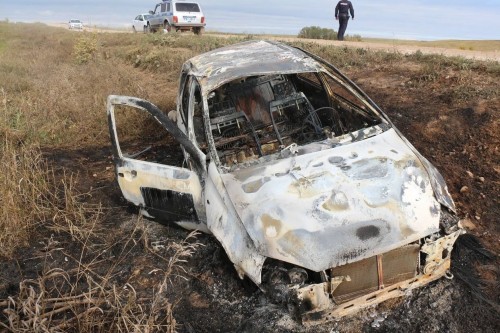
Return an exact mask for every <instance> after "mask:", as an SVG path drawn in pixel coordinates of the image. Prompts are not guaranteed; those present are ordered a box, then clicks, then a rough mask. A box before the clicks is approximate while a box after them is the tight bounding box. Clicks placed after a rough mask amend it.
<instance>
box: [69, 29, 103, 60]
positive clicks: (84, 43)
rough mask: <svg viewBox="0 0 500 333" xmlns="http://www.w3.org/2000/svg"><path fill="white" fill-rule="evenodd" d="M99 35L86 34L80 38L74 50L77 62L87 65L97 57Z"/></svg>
mask: <svg viewBox="0 0 500 333" xmlns="http://www.w3.org/2000/svg"><path fill="white" fill-rule="evenodd" d="M97 46H98V44H97V34H85V35H83V36H82V37H80V38H79V39H78V40H77V41H76V43H75V46H74V48H73V51H74V54H75V57H76V62H77V63H79V64H85V63H87V62H89V61H90V60H93V59H95V57H96V55H97Z"/></svg>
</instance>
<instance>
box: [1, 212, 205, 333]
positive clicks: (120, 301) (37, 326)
mask: <svg viewBox="0 0 500 333" xmlns="http://www.w3.org/2000/svg"><path fill="white" fill-rule="evenodd" d="M138 225H141V222H140V221H139V222H138ZM137 233H139V238H138V239H137V237H136V236H137ZM146 235H147V233H146V230H144V229H142V230H140V228H139V229H138V228H136V229H134V230H133V231H132V232H131V233H130V236H129V238H128V239H126V240H125V241H123V242H122V244H121V252H120V255H119V256H118V257H116V258H113V260H112V263H108V262H106V265H103V260H100V259H99V258H100V256H101V255H102V253H100V254H99V256H97V257H94V258H92V259H91V260H88V261H84V260H82V259H81V258H83V257H85V256H84V253H82V255H81V256H80V258H78V259H73V258H72V259H71V260H74V261H75V265H74V266H76V268H74V269H72V270H67V269H61V268H52V269H48V270H46V271H44V272H43V274H42V275H41V276H40V277H38V278H36V279H26V280H23V281H21V282H20V284H19V292H18V293H17V294H16V295H15V296H10V297H8V298H7V299H4V300H0V309H2V308H3V311H2V314H3V316H4V318H5V319H4V320H3V322H2V321H0V327H1V326H3V327H4V328H6V329H7V330H8V331H9V332H13V333H18V332H68V331H72V332H175V329H176V322H175V319H174V317H173V308H174V306H173V305H172V303H170V301H169V300H168V298H167V289H168V287H169V285H170V283H171V281H170V280H171V279H172V278H173V277H174V276H175V274H177V270H178V269H179V268H180V267H181V266H180V265H181V263H182V262H183V261H184V260H186V259H187V258H189V257H190V256H191V255H192V254H193V252H194V251H195V250H196V248H197V247H198V245H199V244H198V243H197V242H196V241H195V236H196V233H194V232H193V233H191V234H189V235H188V236H187V238H186V239H185V240H184V241H182V242H181V243H178V244H177V243H171V244H170V245H168V247H167V248H166V249H164V250H163V252H164V253H167V254H168V258H166V257H164V256H162V255H157V257H158V258H160V259H161V260H160V264H161V267H162V269H156V270H154V271H155V272H161V273H160V274H159V276H158V277H157V279H156V281H157V282H156V284H155V285H153V286H152V287H150V288H148V290H147V294H144V293H143V292H142V293H140V292H138V291H136V289H137V287H138V286H139V285H138V283H135V286H134V283H133V282H121V283H120V282H118V280H117V279H115V276H116V275H117V274H119V271H120V266H119V264H120V263H121V262H123V261H125V260H127V258H128V254H129V253H130V252H131V251H133V250H136V247H137V246H138V244H139V243H145V244H146V246H147V248H148V249H150V251H152V252H153V251H154V252H156V250H154V249H153V248H152V247H151V244H148V240H147V237H146ZM115 245H116V244H115ZM86 251H90V249H89V248H87V247H84V248H83V250H82V252H86ZM103 266H105V267H107V271H105V272H104V273H102V267H103ZM120 278H121V279H122V280H123V279H124V278H125V279H127V280H130V278H131V277H130V276H127V277H123V276H121V277H120ZM139 287H140V286H139Z"/></svg>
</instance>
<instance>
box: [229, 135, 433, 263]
mask: <svg viewBox="0 0 500 333" xmlns="http://www.w3.org/2000/svg"><path fill="white" fill-rule="evenodd" d="M304 148H306V147H304ZM222 180H223V182H224V185H225V187H226V189H227V191H228V194H229V197H230V198H231V200H232V203H233V205H234V207H235V209H236V211H237V213H238V215H239V217H240V219H241V221H242V223H243V225H244V227H245V228H246V230H247V232H248V234H249V236H250V238H251V239H252V241H253V242H254V244H255V246H256V248H257V250H258V251H259V253H260V254H261V255H264V256H267V257H272V258H275V259H279V260H283V261H285V262H289V263H292V264H296V265H299V266H302V267H305V268H308V269H311V270H314V271H322V270H325V269H328V268H331V267H336V266H339V265H343V264H346V263H350V262H354V261H358V260H361V259H364V258H368V257H371V256H374V255H378V254H381V253H384V252H387V251H390V250H392V249H395V248H397V247H400V246H402V245H405V244H408V243H411V242H414V241H418V240H419V239H420V238H422V237H425V236H427V235H429V234H431V233H434V232H437V231H438V230H439V218H440V213H441V209H440V204H439V203H438V201H437V200H436V198H435V196H434V193H433V189H432V186H431V180H430V177H429V174H428V173H427V171H426V169H425V168H424V166H423V164H422V163H421V162H420V160H419V158H418V157H417V156H416V155H415V153H413V151H412V150H411V149H410V147H409V146H408V145H407V144H406V143H405V141H404V140H403V139H402V138H401V137H400V136H399V135H398V134H397V133H396V132H395V131H394V130H393V129H389V130H387V131H385V132H383V133H381V134H379V135H376V136H374V137H371V138H368V139H365V140H362V141H357V142H352V143H349V144H346V145H342V146H338V147H334V148H328V149H324V150H320V151H315V152H311V153H306V154H298V155H294V156H292V157H289V158H286V159H277V160H274V161H270V162H267V163H263V164H259V165H255V166H252V167H249V168H245V169H242V170H238V171H234V172H231V173H227V174H223V175H222Z"/></svg>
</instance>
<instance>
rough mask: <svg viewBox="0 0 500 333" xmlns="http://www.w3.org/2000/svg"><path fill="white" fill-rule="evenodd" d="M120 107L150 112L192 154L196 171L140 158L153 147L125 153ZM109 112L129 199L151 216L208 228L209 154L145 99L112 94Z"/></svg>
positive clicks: (117, 162)
mask: <svg viewBox="0 0 500 333" xmlns="http://www.w3.org/2000/svg"><path fill="white" fill-rule="evenodd" d="M117 106H123V107H128V108H130V107H132V108H134V109H136V110H140V111H143V112H146V113H149V117H148V118H149V119H151V120H152V121H154V120H156V122H158V123H159V124H160V125H161V126H162V127H163V128H164V129H165V130H166V131H167V132H168V133H169V134H170V135H171V137H173V138H174V140H175V141H176V142H174V144H175V143H178V144H180V145H181V146H182V147H183V148H184V150H185V152H186V153H187V154H189V156H190V160H191V161H192V163H191V165H192V168H193V170H189V169H186V168H182V167H178V166H173V165H168V164H162V163H158V162H152V161H148V160H142V159H139V156H140V155H141V154H143V153H146V152H147V150H149V148H150V147H149V148H148V149H146V150H143V151H140V152H138V153H137V154H132V155H129V154H125V153H124V152H122V148H121V146H120V138H119V136H118V133H119V131H118V129H117V121H116V117H115V116H116V115H115V113H118V112H121V107H120V109H119V110H118V109H117V108H116V107H117ZM115 109H116V110H115ZM107 112H108V123H109V131H110V135H111V140H112V143H113V154H114V161H115V167H116V175H117V179H118V184H119V186H120V189H121V191H122V193H123V196H124V197H125V199H126V200H127V201H129V202H131V203H133V204H134V205H136V206H138V207H139V208H141V212H142V214H143V215H145V216H147V217H154V218H157V219H159V220H160V221H163V222H175V223H177V224H179V225H181V226H183V227H185V228H189V229H199V230H203V231H205V230H206V214H205V208H204V205H203V179H205V173H206V168H205V163H206V162H205V155H204V154H203V153H202V152H201V151H200V150H199V149H198V148H196V147H195V146H194V145H193V144H192V143H191V142H190V141H189V139H188V138H187V136H186V135H185V134H184V133H183V132H182V131H180V130H179V128H178V127H177V126H176V125H175V124H174V123H173V122H172V121H171V120H170V119H169V118H168V117H167V116H166V115H165V114H163V112H161V111H160V110H159V109H158V108H157V107H156V106H154V105H153V104H151V103H149V102H147V101H145V100H141V99H138V98H134V97H127V96H114V95H112V96H109V97H108V105H107ZM149 119H148V120H149ZM130 126H133V125H130Z"/></svg>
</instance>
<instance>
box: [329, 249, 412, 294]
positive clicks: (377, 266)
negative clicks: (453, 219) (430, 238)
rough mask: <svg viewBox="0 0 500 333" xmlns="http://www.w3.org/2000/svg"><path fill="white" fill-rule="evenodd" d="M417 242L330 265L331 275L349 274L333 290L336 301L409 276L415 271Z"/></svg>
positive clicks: (376, 288) (388, 284)
mask: <svg viewBox="0 0 500 333" xmlns="http://www.w3.org/2000/svg"><path fill="white" fill-rule="evenodd" d="M419 250H420V245H419V244H412V245H408V246H403V247H400V248H397V249H395V250H392V251H389V252H387V253H384V254H382V255H377V256H374V257H371V258H368V259H364V260H360V261H358V262H355V263H352V264H348V265H344V266H340V267H336V268H333V269H332V274H333V276H349V277H350V281H349V282H344V283H341V284H340V285H339V286H338V288H337V289H336V290H335V291H334V292H333V294H332V296H333V299H334V300H335V302H336V303H337V304H340V303H344V302H346V301H349V300H352V299H354V298H356V297H359V296H361V295H366V294H369V293H371V292H374V291H376V290H379V289H384V288H390V287H391V285H393V284H395V283H398V282H401V281H404V280H408V279H410V278H413V277H415V276H416V275H417V273H418V272H417V267H418V259H419Z"/></svg>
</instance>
